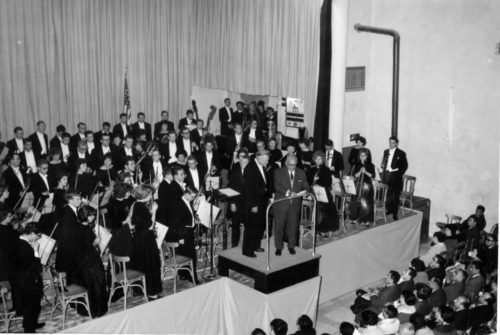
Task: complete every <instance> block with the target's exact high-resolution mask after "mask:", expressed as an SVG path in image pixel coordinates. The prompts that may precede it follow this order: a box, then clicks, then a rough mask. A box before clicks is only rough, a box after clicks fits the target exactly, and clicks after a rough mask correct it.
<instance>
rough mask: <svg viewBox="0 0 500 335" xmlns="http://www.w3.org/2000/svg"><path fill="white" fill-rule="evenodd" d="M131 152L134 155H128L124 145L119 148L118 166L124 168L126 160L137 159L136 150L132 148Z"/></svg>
mask: <svg viewBox="0 0 500 335" xmlns="http://www.w3.org/2000/svg"><path fill="white" fill-rule="evenodd" d="M130 151H131V152H132V155H128V154H127V152H126V151H125V147H124V146H123V145H121V146H119V147H118V153H117V159H118V161H117V164H118V166H120V167H121V166H123V164H125V160H126V159H127V158H128V157H132V158H134V159H135V155H134V153H135V150H134V149H133V148H130Z"/></svg>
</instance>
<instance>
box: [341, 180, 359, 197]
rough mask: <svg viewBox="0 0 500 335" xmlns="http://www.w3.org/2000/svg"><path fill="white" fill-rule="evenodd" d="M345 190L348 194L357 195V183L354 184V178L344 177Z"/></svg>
mask: <svg viewBox="0 0 500 335" xmlns="http://www.w3.org/2000/svg"><path fill="white" fill-rule="evenodd" d="M342 180H343V181H344V186H345V191H346V193H347V194H352V195H356V185H355V184H354V180H353V179H352V178H343V179H342Z"/></svg>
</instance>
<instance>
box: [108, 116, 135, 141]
mask: <svg viewBox="0 0 500 335" xmlns="http://www.w3.org/2000/svg"><path fill="white" fill-rule="evenodd" d="M127 119H128V117H127V114H125V113H121V114H120V123H117V124H115V126H114V127H113V135H115V136H116V135H119V136H120V138H121V139H122V140H123V139H124V138H125V137H127V135H131V136H132V128H131V127H130V126H129V125H128V124H127Z"/></svg>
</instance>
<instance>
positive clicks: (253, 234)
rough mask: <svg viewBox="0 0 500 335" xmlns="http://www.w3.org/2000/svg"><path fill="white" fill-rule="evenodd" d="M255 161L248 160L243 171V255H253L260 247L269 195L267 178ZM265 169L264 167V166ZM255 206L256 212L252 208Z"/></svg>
mask: <svg viewBox="0 0 500 335" xmlns="http://www.w3.org/2000/svg"><path fill="white" fill-rule="evenodd" d="M257 164H258V163H257V162H256V161H252V162H250V163H249V164H248V165H247V166H246V168H245V171H244V172H243V199H244V208H243V210H244V211H245V231H244V233H243V245H242V253H243V255H247V256H249V255H253V254H254V253H255V251H256V250H257V249H259V248H260V242H261V240H262V237H263V234H264V231H265V229H266V224H265V222H266V215H265V211H266V206H267V199H268V197H269V194H268V187H267V185H268V184H267V180H266V179H264V177H263V176H262V173H261V171H260V169H259V167H258V166H257ZM264 169H265V168H264ZM254 207H257V213H252V211H251V210H252V208H254Z"/></svg>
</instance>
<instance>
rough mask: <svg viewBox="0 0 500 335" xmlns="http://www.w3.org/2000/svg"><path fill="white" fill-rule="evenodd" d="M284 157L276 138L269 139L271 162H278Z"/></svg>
mask: <svg viewBox="0 0 500 335" xmlns="http://www.w3.org/2000/svg"><path fill="white" fill-rule="evenodd" d="M282 158H283V153H282V152H281V150H280V149H278V147H277V142H276V139H275V138H271V139H269V162H270V163H276V162H281V159H282Z"/></svg>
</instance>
